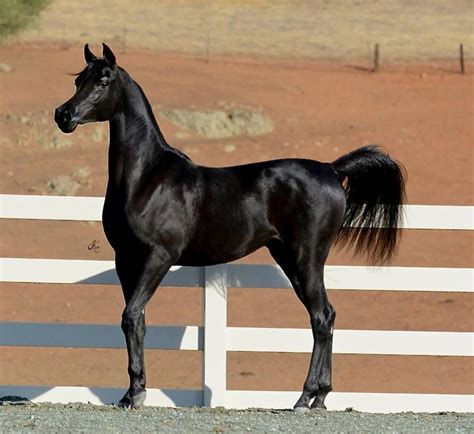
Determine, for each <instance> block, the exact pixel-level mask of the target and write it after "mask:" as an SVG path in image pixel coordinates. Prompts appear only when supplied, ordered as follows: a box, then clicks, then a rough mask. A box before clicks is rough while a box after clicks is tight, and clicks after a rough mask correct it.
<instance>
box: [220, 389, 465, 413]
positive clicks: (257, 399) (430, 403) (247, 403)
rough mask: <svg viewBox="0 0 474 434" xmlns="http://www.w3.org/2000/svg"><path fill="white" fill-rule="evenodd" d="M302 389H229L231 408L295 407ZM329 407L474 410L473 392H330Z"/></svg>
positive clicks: (373, 410)
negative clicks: (290, 390) (264, 390)
mask: <svg viewBox="0 0 474 434" xmlns="http://www.w3.org/2000/svg"><path fill="white" fill-rule="evenodd" d="M300 394H301V392H280V391H271V392H263V391H245V390H228V391H227V406H228V408H237V409H245V408H252V407H253V408H275V409H285V408H292V407H293V405H294V404H295V403H296V401H297V400H298V398H299V396H300ZM326 405H327V407H328V410H345V409H346V408H349V407H352V408H353V409H354V410H357V411H364V412H369V413H399V412H405V411H413V412H428V413H434V412H439V411H455V412H463V413H464V412H473V411H474V395H442V394H439V395H438V394H421V393H420V394H414V393H413V394H412V393H351V392H331V393H330V394H329V395H328V397H327V398H326Z"/></svg>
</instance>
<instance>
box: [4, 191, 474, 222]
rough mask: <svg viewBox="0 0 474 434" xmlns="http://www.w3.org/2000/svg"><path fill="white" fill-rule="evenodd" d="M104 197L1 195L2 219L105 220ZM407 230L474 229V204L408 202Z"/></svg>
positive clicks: (405, 207)
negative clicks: (416, 203) (454, 204)
mask: <svg viewBox="0 0 474 434" xmlns="http://www.w3.org/2000/svg"><path fill="white" fill-rule="evenodd" d="M103 205H104V198H103V197H79V196H34V195H13V194H2V195H0V218H10V219H40V220H88V221H101V220H102V208H103ZM403 212H404V216H405V218H404V222H403V225H402V227H403V228H405V229H452V230H474V207H472V206H453V205H405V206H404V207H403Z"/></svg>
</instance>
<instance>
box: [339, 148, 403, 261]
mask: <svg viewBox="0 0 474 434" xmlns="http://www.w3.org/2000/svg"><path fill="white" fill-rule="evenodd" d="M332 167H333V169H334V170H335V171H336V172H337V174H338V176H339V179H340V180H341V183H342V185H343V186H344V189H345V190H346V200H347V205H346V213H345V215H344V223H343V226H342V228H341V231H340V233H339V237H338V240H337V242H338V243H342V244H346V243H347V244H348V245H349V247H354V250H355V253H356V254H358V253H361V252H366V253H367V257H368V259H369V260H370V261H371V262H372V263H376V262H377V263H384V262H386V261H388V260H389V259H390V258H391V256H392V254H393V253H394V251H395V250H396V247H397V240H398V238H399V233H400V232H399V227H400V223H401V220H402V209H401V207H400V205H402V204H403V203H404V200H405V180H404V168H403V166H401V165H400V164H399V163H397V162H396V161H395V160H393V159H392V158H390V157H389V156H388V155H387V154H384V153H383V152H381V151H380V150H378V148H377V147H376V146H366V147H363V148H360V149H356V150H355V151H353V152H350V153H349V154H347V155H344V156H342V157H341V158H338V159H337V160H336V161H334V162H333V163H332Z"/></svg>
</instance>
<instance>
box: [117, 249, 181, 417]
mask: <svg viewBox="0 0 474 434" xmlns="http://www.w3.org/2000/svg"><path fill="white" fill-rule="evenodd" d="M171 265H172V261H171V259H170V257H169V255H167V254H166V253H165V252H157V251H154V252H152V253H151V254H150V255H148V256H147V257H146V259H145V261H144V263H143V267H142V270H141V272H140V275H139V278H138V280H137V283H136V286H135V288H134V289H133V291H132V292H131V293H129V294H128V297H127V302H126V306H125V309H124V311H123V314H122V330H123V333H124V335H125V340H126V342H127V351H128V375H129V377H130V387H129V389H128V391H127V393H126V394H125V395H124V397H123V398H122V399H121V400H120V403H119V405H120V406H123V407H132V408H138V407H141V406H142V405H143V402H144V401H145V397H146V391H145V385H146V376H145V360H144V349H143V342H144V338H145V332H146V326H145V306H146V304H147V303H148V301H149V300H150V298H151V297H152V295H153V294H154V292H155V290H156V288H157V287H158V285H159V283H160V282H161V280H162V279H163V277H164V276H165V274H166V273H167V271H168V270H169V268H170V267H171Z"/></svg>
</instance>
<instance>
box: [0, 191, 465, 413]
mask: <svg viewBox="0 0 474 434" xmlns="http://www.w3.org/2000/svg"><path fill="white" fill-rule="evenodd" d="M102 205H103V199H102V198H83V197H80V198H79V197H48V196H17V195H0V218H14V219H50V220H94V221H97V220H100V218H101V210H102ZM473 210H474V207H466V206H462V207H452V206H450V207H444V206H413V205H412V206H406V207H405V209H404V212H405V215H406V216H407V219H406V220H405V224H404V227H405V228H410V229H444V230H446V229H448V230H473V229H474V218H473V215H474V211H473ZM473 277H474V270H473V269H472V268H462V269H460V268H456V269H449V268H420V267H381V268H370V267H349V266H327V267H326V272H325V281H326V286H327V288H329V289H350V290H368V289H369V290H377V291H386V290H390V291H394V290H396V291H451V292H473V281H474V279H473ZM0 281H3V282H35V283H80V284H92V285H97V284H111V285H116V284H119V282H118V278H117V275H116V273H115V269H114V263H113V262H111V261H84V260H57V259H25V258H1V259H0ZM163 285H166V286H191V287H203V288H204V318H203V327H196V326H153V327H148V332H147V336H146V341H145V346H146V348H149V349H181V350H199V351H202V352H203V373H202V382H203V388H202V390H198V391H196V390H157V389H155V390H153V389H152V390H149V393H148V398H147V404H148V405H167V406H193V405H205V406H212V407H214V406H225V407H232V408H247V407H267V408H289V407H291V406H292V405H293V404H294V402H295V401H296V400H297V398H298V396H299V392H293V391H292V392H273V391H272V392H265V391H261V392H260V391H237V390H227V388H226V351H260V352H262V351H263V352H264V351H270V352H292V353H309V352H311V348H312V336H311V331H310V330H309V329H280V328H278V329H268V328H250V327H227V319H226V312H227V288H228V287H244V288H246V287H250V288H289V287H290V283H289V281H288V280H287V278H286V276H285V275H284V274H283V273H282V271H281V270H280V268H279V267H277V266H273V265H235V264H229V265H217V266H213V267H205V268H192V267H173V268H172V269H171V270H170V272H169V273H168V275H167V276H166V278H165V279H164V281H163ZM0 346H33V347H73V348H125V343H124V339H123V336H122V332H121V330H120V327H119V326H116V325H99V324H49V323H18V322H2V323H0ZM334 352H335V353H341V354H394V355H424V356H463V357H471V356H473V355H474V333H470V332H419V331H417V332H415V331H377V330H336V331H335V334H334ZM121 392H123V391H122V390H119V389H114V388H110V389H107V388H87V387H52V386H31V387H28V386H10V385H5V386H0V396H5V395H20V396H24V397H27V398H29V399H32V400H33V401H36V402H42V401H52V402H71V401H82V402H88V401H90V402H94V403H108V402H114V401H117V399H118V398H120V394H121ZM327 405H328V408H329V409H344V408H346V407H353V408H356V409H357V410H361V411H372V412H394V411H447V410H449V411H474V397H473V396H472V395H446V394H444V395H443V394H439V395H431V394H400V393H386V394H384V393H344V392H333V393H331V394H330V395H329V396H328V399H327Z"/></svg>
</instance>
